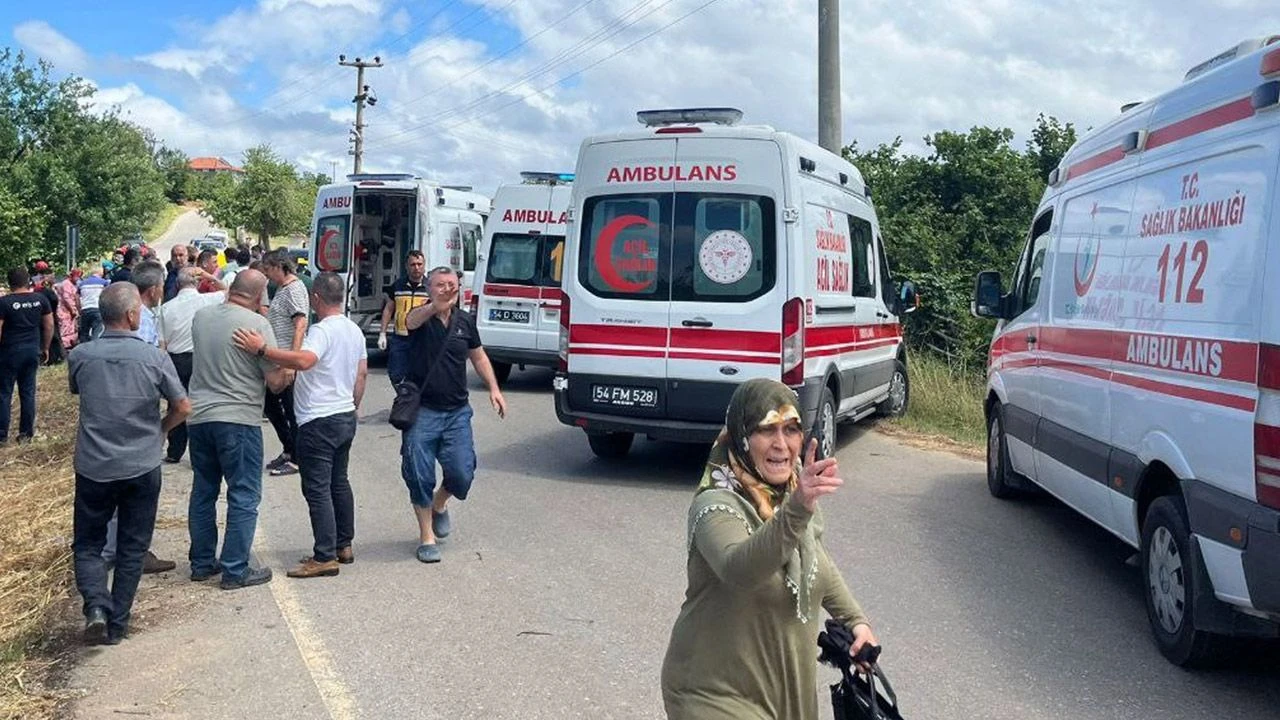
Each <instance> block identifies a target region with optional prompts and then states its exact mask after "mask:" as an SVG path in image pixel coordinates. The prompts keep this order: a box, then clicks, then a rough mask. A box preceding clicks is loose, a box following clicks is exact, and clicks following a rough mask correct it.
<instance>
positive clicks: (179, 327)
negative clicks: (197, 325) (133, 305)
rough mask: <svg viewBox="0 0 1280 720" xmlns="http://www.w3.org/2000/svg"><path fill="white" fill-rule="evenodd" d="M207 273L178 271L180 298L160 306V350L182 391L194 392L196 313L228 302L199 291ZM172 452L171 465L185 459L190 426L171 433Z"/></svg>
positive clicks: (168, 453) (194, 269)
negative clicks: (193, 332)
mask: <svg viewBox="0 0 1280 720" xmlns="http://www.w3.org/2000/svg"><path fill="white" fill-rule="evenodd" d="M207 275H208V274H207V273H206V272H205V271H204V270H202V269H200V268H198V267H185V268H182V269H181V270H179V271H178V281H177V286H178V294H177V295H175V296H174V297H173V299H172V300H170V301H169V302H166V303H165V304H163V305H161V306H160V309H159V311H157V312H156V329H157V331H158V333H159V335H160V348H161V349H162V350H165V351H166V352H168V353H169V359H171V360H173V367H174V368H175V369H177V371H178V379H179V380H181V381H182V387H184V388H186V389H187V390H190V389H191V367H192V354H191V353H192V351H193V350H194V349H195V345H194V343H193V342H192V340H191V321H192V320H193V319H194V318H195V316H196V311H197V310H200V309H201V308H206V307H209V306H210V305H217V304H218V303H221V302H223V301H225V300H226V299H227V294H226V293H225V292H210V293H203V294H202V293H201V292H200V291H199V290H198V289H197V288H198V286H199V285H200V280H201V278H202V277H207ZM168 439H169V448H168V450H167V451H166V452H165V454H164V461H165V462H166V463H169V464H170V465H172V464H175V463H177V462H178V461H179V460H181V459H182V456H183V454H185V453H186V452H187V424H186V423H185V422H184V423H182V424H181V425H178V426H177V427H175V428H174V429H173V430H171V431H169V438H168Z"/></svg>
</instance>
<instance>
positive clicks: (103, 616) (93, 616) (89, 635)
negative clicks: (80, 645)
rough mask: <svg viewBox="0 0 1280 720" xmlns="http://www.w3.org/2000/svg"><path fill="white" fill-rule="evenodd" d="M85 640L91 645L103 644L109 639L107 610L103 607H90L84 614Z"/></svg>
mask: <svg viewBox="0 0 1280 720" xmlns="http://www.w3.org/2000/svg"><path fill="white" fill-rule="evenodd" d="M84 641H85V642H87V643H89V644H90V645H101V644H103V643H105V642H106V641H107V611H106V610H103V609H102V608H98V607H96V608H89V612H87V613H85V616H84Z"/></svg>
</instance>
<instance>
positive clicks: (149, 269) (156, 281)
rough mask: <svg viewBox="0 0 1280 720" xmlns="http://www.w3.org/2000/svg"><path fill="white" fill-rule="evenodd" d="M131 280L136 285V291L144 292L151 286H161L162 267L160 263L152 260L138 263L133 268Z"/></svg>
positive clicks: (162, 282) (162, 278) (162, 277)
mask: <svg viewBox="0 0 1280 720" xmlns="http://www.w3.org/2000/svg"><path fill="white" fill-rule="evenodd" d="M132 282H133V284H134V285H136V286H137V287H138V292H146V291H148V290H150V289H151V288H153V287H163V286H164V268H163V267H161V265H160V263H158V262H155V261H152V260H148V261H146V262H144V263H138V266H137V267H135V268H134V269H133V278H132Z"/></svg>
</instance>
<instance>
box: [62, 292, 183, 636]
mask: <svg viewBox="0 0 1280 720" xmlns="http://www.w3.org/2000/svg"><path fill="white" fill-rule="evenodd" d="M100 309H101V311H102V321H103V324H104V325H105V327H106V330H105V332H103V334H102V337H101V338H99V339H98V340H97V341H96V342H91V343H84V344H82V345H77V346H76V347H75V348H73V349H72V351H71V354H70V355H69V356H68V357H67V365H68V370H67V375H68V380H69V383H70V387H71V392H72V393H75V394H78V395H79V396H80V423H79V427H78V429H77V432H76V452H75V470H76V498H75V522H74V535H75V540H74V543H73V548H74V551H75V571H76V587H77V588H78V589H79V590H80V595H81V596H82V597H83V598H84V615H85V638H86V639H87V640H89V641H90V642H94V643H98V642H105V643H107V644H109V645H114V644H116V643H117V642H119V641H120V640H121V639H122V638H123V637H125V635H127V634H128V631H129V615H130V610H131V609H132V607H133V598H134V594H135V593H136V592H137V591H138V581H139V580H140V579H141V577H142V572H143V558H144V557H145V556H146V554H147V548H148V547H149V546H150V545H151V535H152V532H154V530H155V525H156V504H157V503H158V501H159V499H160V454H161V451H162V448H163V444H164V434H165V433H166V432H168V431H169V430H171V429H173V428H174V427H175V426H176V425H177V424H178V423H180V422H182V420H183V419H184V418H185V417H186V416H187V412H188V411H189V410H190V408H191V405H190V403H188V401H187V394H186V391H185V390H184V389H183V388H182V383H181V382H180V381H179V380H178V372H177V371H176V370H174V368H173V362H171V361H170V360H169V356H167V355H165V354H164V353H163V352H162V351H161V350H160V349H159V348H156V347H152V346H150V345H147V344H146V343H144V342H142V341H141V340H139V339H138V338H137V337H136V336H135V335H134V331H136V330H137V329H138V324H139V322H140V315H141V312H142V299H141V297H140V296H139V295H138V289H137V288H136V287H134V285H133V284H132V283H128V282H122V283H117V284H114V285H112V286H111V287H109V288H107V289H106V290H104V291H103V292H102V298H101V305H100ZM122 388H128V392H121V389H122ZM161 399H164V400H165V401H167V404H168V412H167V413H166V415H165V416H164V418H163V419H162V418H161V417H160V400H161ZM117 513H118V514H119V518H120V519H119V529H118V536H119V541H118V547H117V548H116V557H115V572H114V574H113V575H112V577H111V582H110V583H109V584H108V582H107V563H106V561H105V560H103V558H102V549H103V546H104V545H105V544H106V541H107V522H108V521H109V520H110V519H111V517H112V516H113V515H114V514H117Z"/></svg>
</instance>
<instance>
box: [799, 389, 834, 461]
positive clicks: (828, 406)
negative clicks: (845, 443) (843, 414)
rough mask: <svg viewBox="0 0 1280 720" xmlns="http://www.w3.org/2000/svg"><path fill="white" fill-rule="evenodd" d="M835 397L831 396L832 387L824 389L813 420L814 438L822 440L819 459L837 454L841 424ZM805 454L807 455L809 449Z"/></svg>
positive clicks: (820, 441)
mask: <svg viewBox="0 0 1280 720" xmlns="http://www.w3.org/2000/svg"><path fill="white" fill-rule="evenodd" d="M838 409H839V408H838V407H837V406H836V398H835V395H832V394H831V386H830V385H828V386H827V387H824V388H822V399H821V400H820V401H818V412H817V414H816V415H815V416H814V418H813V436H814V437H816V438H821V440H819V443H818V444H819V447H818V457H821V458H829V457H832V456H834V455H835V452H836V426H837V425H838V424H839V418H837V417H836V411H837V410H838ZM803 452H805V453H807V452H808V449H805V450H804V451H803Z"/></svg>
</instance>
